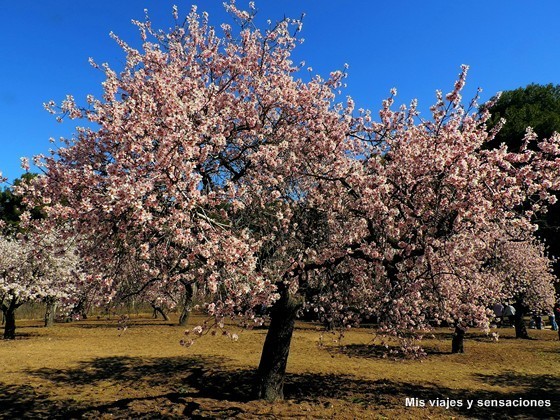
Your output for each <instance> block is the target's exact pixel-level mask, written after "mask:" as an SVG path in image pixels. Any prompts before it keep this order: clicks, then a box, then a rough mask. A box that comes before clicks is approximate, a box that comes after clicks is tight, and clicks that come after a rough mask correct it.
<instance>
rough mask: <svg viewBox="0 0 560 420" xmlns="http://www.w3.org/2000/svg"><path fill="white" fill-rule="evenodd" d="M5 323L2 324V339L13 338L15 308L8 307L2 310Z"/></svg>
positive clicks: (14, 335)
mask: <svg viewBox="0 0 560 420" xmlns="http://www.w3.org/2000/svg"><path fill="white" fill-rule="evenodd" d="M2 312H4V318H5V320H6V323H5V324H4V340H15V338H16V309H15V308H14V307H12V305H10V307H7V308H5V310H3V311H2Z"/></svg>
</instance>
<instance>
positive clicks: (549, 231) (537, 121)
mask: <svg viewBox="0 0 560 420" xmlns="http://www.w3.org/2000/svg"><path fill="white" fill-rule="evenodd" d="M494 100H495V103H494V104H493V105H492V107H491V108H490V110H489V111H490V113H491V118H490V120H489V126H490V127H491V128H493V127H495V126H496V125H498V124H500V121H501V120H502V119H504V120H505V123H504V125H503V127H502V128H501V129H500V131H499V132H498V133H497V134H496V136H495V137H494V139H493V140H491V141H489V142H488V143H487V144H486V147H487V148H489V149H490V148H497V147H499V145H500V144H502V143H505V144H506V145H507V147H508V149H509V150H511V151H514V152H517V151H518V150H519V149H520V147H521V146H522V144H523V139H524V138H525V133H526V131H527V127H531V128H532V130H533V131H534V132H535V134H536V135H537V136H538V137H539V138H549V137H551V136H552V135H553V133H554V132H560V85H553V84H551V83H550V84H547V85H539V84H534V83H532V84H530V85H527V86H526V87H520V88H518V89H515V90H509V91H505V92H502V94H501V95H500V96H499V97H496V98H494ZM490 102H493V101H490ZM529 147H530V148H531V147H532V148H535V147H536V143H533V144H532V145H529ZM556 196H557V197H558V195H556ZM537 224H538V226H539V230H538V232H537V235H538V236H539V237H540V238H541V239H544V240H545V242H546V244H547V246H548V247H549V251H550V253H551V254H552V255H553V256H555V257H559V256H560V239H559V238H560V236H559V233H560V201H558V202H557V203H556V204H554V205H552V206H551V207H550V208H549V210H548V212H547V213H545V214H543V215H541V216H540V217H539V219H538V220H537ZM554 272H555V274H556V276H559V275H560V263H559V262H558V261H556V262H555V264H554Z"/></svg>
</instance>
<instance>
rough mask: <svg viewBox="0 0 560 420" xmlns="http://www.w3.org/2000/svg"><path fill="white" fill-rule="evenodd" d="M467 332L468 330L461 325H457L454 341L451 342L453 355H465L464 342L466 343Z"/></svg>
mask: <svg viewBox="0 0 560 420" xmlns="http://www.w3.org/2000/svg"><path fill="white" fill-rule="evenodd" d="M465 331H466V328H464V326H462V325H461V324H457V326H456V327H455V333H454V334H453V340H452V341H451V353H464V352H465V349H464V342H465Z"/></svg>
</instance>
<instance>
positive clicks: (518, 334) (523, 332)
mask: <svg viewBox="0 0 560 420" xmlns="http://www.w3.org/2000/svg"><path fill="white" fill-rule="evenodd" d="M514 308H515V316H514V318H513V324H514V326H515V338H524V339H530V337H529V333H528V332H527V326H526V325H525V320H524V319H523V317H524V315H525V307H524V306H523V305H521V304H515V305H514Z"/></svg>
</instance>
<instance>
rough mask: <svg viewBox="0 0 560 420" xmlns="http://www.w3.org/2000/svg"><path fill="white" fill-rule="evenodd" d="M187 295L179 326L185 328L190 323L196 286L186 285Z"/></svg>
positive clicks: (184, 298) (184, 299) (192, 284)
mask: <svg viewBox="0 0 560 420" xmlns="http://www.w3.org/2000/svg"><path fill="white" fill-rule="evenodd" d="M183 286H184V287H185V295H184V297H183V302H182V308H181V314H180V315H179V325H180V326H182V327H184V326H185V325H187V323H188V322H189V316H190V314H191V310H192V304H193V297H194V294H195V292H196V285H195V284H194V283H187V284H184V283H183Z"/></svg>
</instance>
